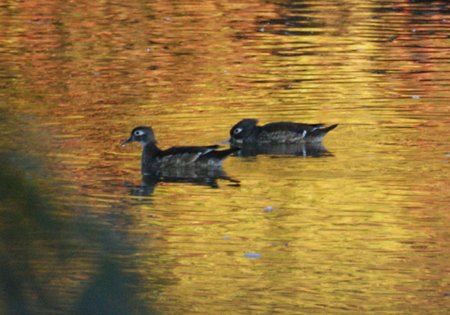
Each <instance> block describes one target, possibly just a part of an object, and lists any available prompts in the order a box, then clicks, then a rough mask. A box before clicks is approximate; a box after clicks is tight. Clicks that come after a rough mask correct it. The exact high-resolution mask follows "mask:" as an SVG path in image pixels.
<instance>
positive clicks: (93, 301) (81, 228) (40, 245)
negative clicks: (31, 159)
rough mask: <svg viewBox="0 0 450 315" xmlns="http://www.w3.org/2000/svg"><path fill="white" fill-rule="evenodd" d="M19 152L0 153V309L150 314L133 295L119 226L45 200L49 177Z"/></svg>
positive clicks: (128, 250)
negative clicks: (28, 168)
mask: <svg viewBox="0 0 450 315" xmlns="http://www.w3.org/2000/svg"><path fill="white" fill-rule="evenodd" d="M24 156H25V155H23V154H20V153H18V152H11V151H9V152H6V151H3V152H0V213H1V216H2V220H1V221H0V248H1V250H2V255H1V257H0V291H1V292H2V294H1V295H0V313H2V314H67V313H69V314H153V313H155V312H154V311H153V310H152V309H150V307H149V306H148V305H149V304H150V303H148V301H142V300H141V298H139V297H138V294H139V292H138V290H139V289H138V288H140V287H142V279H140V277H139V275H138V274H137V273H136V272H134V271H132V270H133V267H132V266H133V262H132V261H130V260H129V259H123V258H120V257H130V256H132V254H133V252H134V251H135V249H134V247H133V246H132V245H131V244H130V243H129V242H128V241H127V238H128V236H127V232H126V231H122V230H120V229H114V228H111V227H109V228H108V227H106V228H105V224H104V222H98V219H97V218H96V217H95V216H91V215H86V214H88V213H89V209H86V208H79V207H74V206H72V205H71V204H70V202H63V203H61V202H60V201H56V200H52V198H51V197H50V196H52V194H49V191H51V190H52V189H53V187H52V183H49V184H50V187H47V186H46V184H44V181H43V179H42V178H40V176H39V175H38V173H36V172H30V171H26V170H25V169H24V167H23V166H22V165H21V164H20V161H23V160H24V159H25V160H26V158H24ZM47 176H48V175H47ZM68 200H69V199H68ZM130 266H131V268H130ZM82 279H83V280H82Z"/></svg>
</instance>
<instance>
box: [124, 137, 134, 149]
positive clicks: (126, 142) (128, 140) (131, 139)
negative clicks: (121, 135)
mask: <svg viewBox="0 0 450 315" xmlns="http://www.w3.org/2000/svg"><path fill="white" fill-rule="evenodd" d="M132 141H133V138H132V137H129V138H128V139H127V140H125V141H124V142H122V147H124V146H126V145H127V144H128V143H130V142H132Z"/></svg>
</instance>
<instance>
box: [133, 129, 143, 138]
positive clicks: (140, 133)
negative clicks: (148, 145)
mask: <svg viewBox="0 0 450 315" xmlns="http://www.w3.org/2000/svg"><path fill="white" fill-rule="evenodd" d="M134 135H135V136H138V137H139V136H143V135H144V132H143V131H142V130H136V131H135V132H134Z"/></svg>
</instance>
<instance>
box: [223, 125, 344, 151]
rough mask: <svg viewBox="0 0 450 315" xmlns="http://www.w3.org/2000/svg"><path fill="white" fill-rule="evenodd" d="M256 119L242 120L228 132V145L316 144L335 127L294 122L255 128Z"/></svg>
mask: <svg viewBox="0 0 450 315" xmlns="http://www.w3.org/2000/svg"><path fill="white" fill-rule="evenodd" d="M257 123H258V121H257V120H256V119H243V120H241V121H240V122H238V123H237V124H236V125H234V126H233V128H231V130H230V136H231V138H230V143H231V144H233V145H240V144H266V143H286V144H289V143H306V142H309V143H314V142H315V143H318V142H320V141H322V139H323V137H324V136H325V135H326V134H327V132H329V131H330V130H333V129H334V128H336V127H337V125H331V126H328V127H326V126H325V125H322V124H312V125H310V124H301V123H294V122H274V123H270V124H267V125H264V126H257Z"/></svg>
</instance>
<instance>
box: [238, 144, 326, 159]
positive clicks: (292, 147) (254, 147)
mask: <svg viewBox="0 0 450 315" xmlns="http://www.w3.org/2000/svg"><path fill="white" fill-rule="evenodd" d="M240 148H241V150H240V151H238V152H237V153H236V155H237V156H242V157H248V156H257V155H273V156H279V155H289V156H302V157H321V156H333V154H331V153H330V152H329V151H328V150H327V149H326V148H325V146H324V145H323V144H322V143H300V144H264V145H261V144H259V145H258V144H245V145H243V146H242V147H240Z"/></svg>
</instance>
